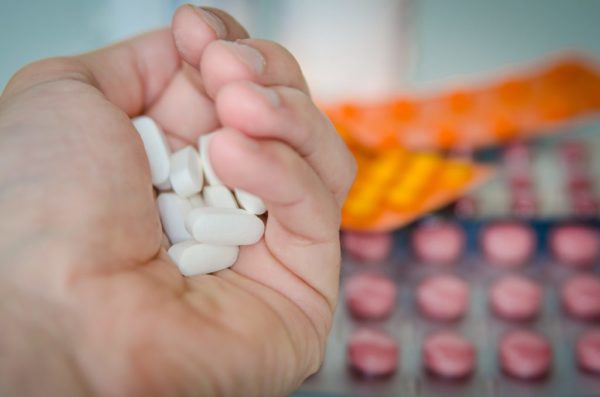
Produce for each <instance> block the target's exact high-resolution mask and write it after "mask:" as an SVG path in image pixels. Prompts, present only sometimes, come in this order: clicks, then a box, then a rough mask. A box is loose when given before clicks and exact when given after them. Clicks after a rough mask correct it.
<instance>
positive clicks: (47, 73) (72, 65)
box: [5, 57, 91, 92]
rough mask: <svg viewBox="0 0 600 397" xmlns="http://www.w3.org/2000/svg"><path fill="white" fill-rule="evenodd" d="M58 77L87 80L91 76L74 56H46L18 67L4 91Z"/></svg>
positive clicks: (15, 89)
mask: <svg viewBox="0 0 600 397" xmlns="http://www.w3.org/2000/svg"><path fill="white" fill-rule="evenodd" d="M58 79H73V80H79V81H89V80H90V79H91V76H90V75H89V74H88V73H87V72H86V69H85V67H83V65H82V64H81V63H80V62H79V61H78V60H77V59H76V58H74V57H56V58H47V59H42V60H39V61H35V62H32V63H30V64H28V65H25V66H24V67H22V68H21V69H19V70H18V71H17V72H16V73H15V74H14V76H13V77H12V78H11V79H10V81H9V82H8V84H7V86H6V90H5V92H12V91H19V90H20V89H22V88H27V87H31V86H33V85H36V84H40V83H44V82H47V81H53V80H58Z"/></svg>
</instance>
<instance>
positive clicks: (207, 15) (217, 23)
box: [196, 7, 227, 39]
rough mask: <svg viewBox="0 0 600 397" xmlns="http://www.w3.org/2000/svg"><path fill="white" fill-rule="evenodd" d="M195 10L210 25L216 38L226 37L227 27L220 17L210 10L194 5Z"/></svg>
mask: <svg viewBox="0 0 600 397" xmlns="http://www.w3.org/2000/svg"><path fill="white" fill-rule="evenodd" d="M196 10H197V11H198V14H199V15H200V17H201V18H202V20H203V21H204V22H206V24H207V25H208V26H210V27H211V28H212V30H214V31H215V33H216V35H217V38H219V39H224V38H225V37H227V28H226V27H225V24H224V23H223V21H222V20H221V18H219V17H218V16H217V15H215V14H214V13H212V12H210V11H209V10H207V9H204V8H201V7H196Z"/></svg>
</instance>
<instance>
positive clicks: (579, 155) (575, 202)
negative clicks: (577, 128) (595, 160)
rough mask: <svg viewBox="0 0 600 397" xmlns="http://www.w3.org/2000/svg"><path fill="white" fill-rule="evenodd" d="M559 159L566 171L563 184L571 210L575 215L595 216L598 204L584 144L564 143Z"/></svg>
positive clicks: (575, 142)
mask: <svg viewBox="0 0 600 397" xmlns="http://www.w3.org/2000/svg"><path fill="white" fill-rule="evenodd" d="M561 157H562V159H563V163H564V169H565V170H566V183H565V184H566V188H567V191H568V192H569V199H570V203H571V209H572V210H573V212H575V214H577V215H582V216H593V215H596V214H597V212H598V203H597V200H596V196H595V193H594V189H593V182H592V179H591V176H590V172H589V156H588V153H587V148H586V144H585V143H583V142H577V141H571V142H566V143H564V144H563V145H562V146H561Z"/></svg>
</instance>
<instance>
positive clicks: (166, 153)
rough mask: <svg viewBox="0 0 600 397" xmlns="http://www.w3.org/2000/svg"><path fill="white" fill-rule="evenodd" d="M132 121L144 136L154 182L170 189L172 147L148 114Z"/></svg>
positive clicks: (157, 185) (162, 187)
mask: <svg viewBox="0 0 600 397" xmlns="http://www.w3.org/2000/svg"><path fill="white" fill-rule="evenodd" d="M131 122H132V123H133V126H134V127H135V129H136V130H137V132H138V134H140V138H142V143H143V144H144V150H145V151H146V157H147V158H148V164H149V165H150V175H151V177H152V184H153V185H154V186H156V187H158V188H159V189H161V190H164V189H168V188H169V185H168V184H169V169H170V161H171V160H170V156H171V149H170V148H169V144H168V143H167V139H166V138H165V135H164V134H163V132H162V130H161V129H160V127H159V126H158V124H156V122H155V121H154V120H152V119H151V118H150V117H148V116H140V117H136V118H134V119H132V120H131Z"/></svg>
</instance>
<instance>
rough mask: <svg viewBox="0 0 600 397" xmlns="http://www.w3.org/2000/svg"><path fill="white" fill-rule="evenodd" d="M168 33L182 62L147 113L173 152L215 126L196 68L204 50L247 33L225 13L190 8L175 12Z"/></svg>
mask: <svg viewBox="0 0 600 397" xmlns="http://www.w3.org/2000/svg"><path fill="white" fill-rule="evenodd" d="M172 30H173V38H174V40H175V46H176V47H177V50H178V51H179V54H180V56H181V58H182V59H183V60H184V61H185V62H184V63H183V65H182V69H181V70H180V71H179V72H177V74H176V75H175V76H174V78H173V80H172V81H171V83H169V85H168V86H167V87H166V88H165V90H164V91H163V93H162V95H161V96H160V97H159V98H158V100H157V101H156V102H155V103H154V104H153V105H152V106H151V107H150V108H149V109H148V110H147V113H148V115H150V116H151V117H153V118H154V119H155V120H157V121H158V122H159V123H160V125H161V126H162V127H163V128H164V129H165V131H167V133H168V134H169V135H170V136H171V143H172V144H173V146H174V148H175V149H176V148H178V147H179V146H181V145H189V144H192V143H193V142H194V141H195V140H196V138H197V137H198V136H199V135H200V134H202V133H206V132H208V131H212V130H214V129H215V128H217V127H218V126H219V121H218V119H217V117H216V113H215V111H214V105H213V102H212V99H210V98H209V97H208V96H207V95H206V94H205V90H204V83H203V79H202V78H201V75H200V71H199V67H198V65H199V63H200V58H201V57H202V54H203V52H204V49H205V48H206V46H207V45H208V44H209V43H211V42H212V41H215V40H217V39H226V40H236V39H239V38H244V37H248V33H247V32H246V30H245V29H244V28H243V27H242V26H241V25H240V24H239V23H238V22H237V21H236V20H235V19H233V18H232V17H231V16H229V15H228V14H227V13H225V12H223V11H220V10H216V9H203V8H199V7H195V6H192V5H186V6H183V7H180V8H179V9H178V10H177V11H176V12H175V15H174V16H173V27H172Z"/></svg>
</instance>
